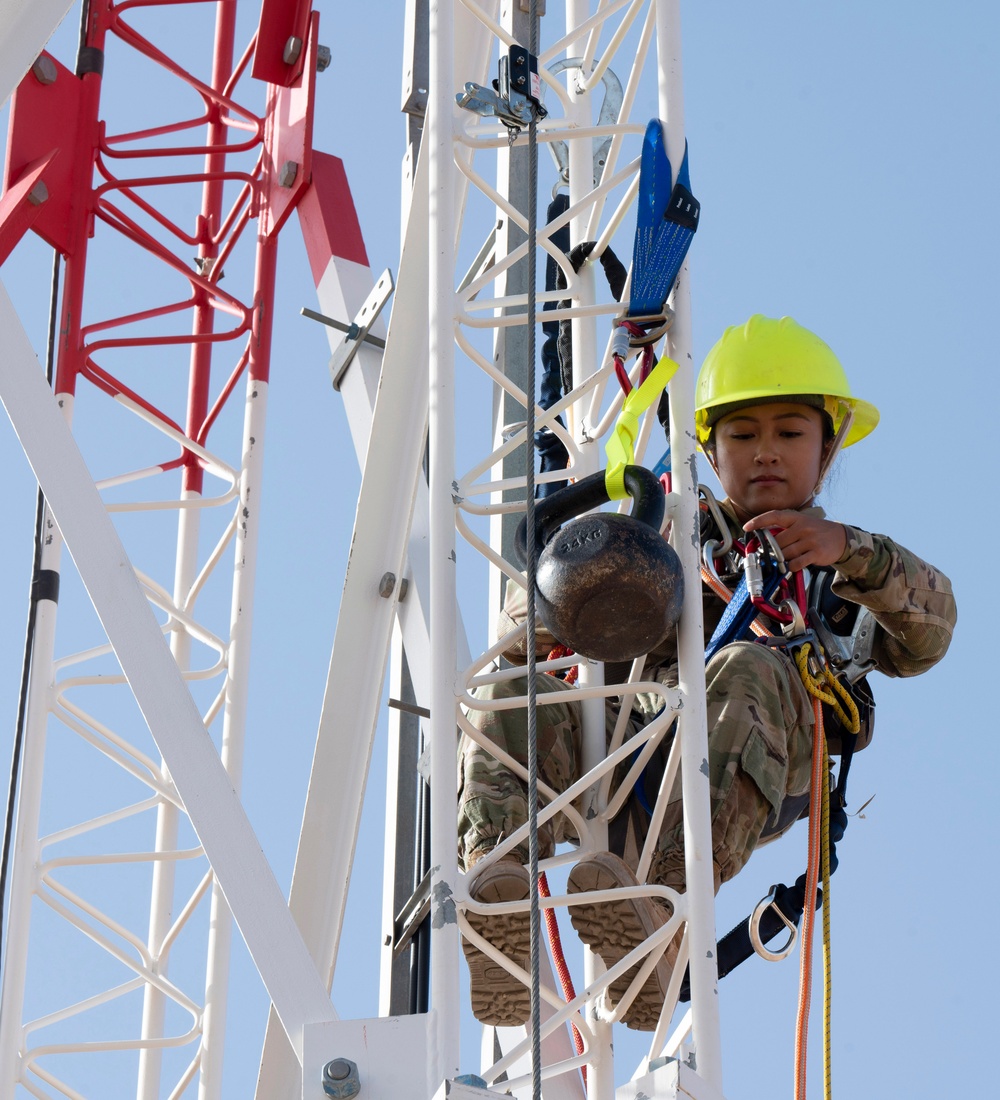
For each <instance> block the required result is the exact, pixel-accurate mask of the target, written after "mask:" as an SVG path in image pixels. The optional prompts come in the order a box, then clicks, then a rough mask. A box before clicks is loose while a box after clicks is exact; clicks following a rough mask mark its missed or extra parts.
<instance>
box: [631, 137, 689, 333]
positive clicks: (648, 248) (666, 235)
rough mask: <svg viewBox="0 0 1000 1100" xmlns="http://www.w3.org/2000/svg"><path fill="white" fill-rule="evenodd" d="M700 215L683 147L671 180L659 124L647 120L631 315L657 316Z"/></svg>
mask: <svg viewBox="0 0 1000 1100" xmlns="http://www.w3.org/2000/svg"><path fill="white" fill-rule="evenodd" d="M700 211H701V204H700V203H699V202H698V200H697V199H696V198H695V197H694V195H692V194H691V179H690V175H689V172H688V154H687V143H686V142H685V145H684V159H683V160H682V162H681V167H680V170H679V171H678V173H677V180H676V182H674V181H673V178H672V174H671V167H670V161H669V160H668V158H667V150H666V141H665V138H664V135H663V124H662V123H661V122H660V120H659V119H655V118H654V119H652V120H651V121H650V123H649V124H648V125H647V127H646V135H645V137H644V139H643V143H642V159H641V161H640V165H639V197H638V200H637V216H636V227H635V243H634V245H633V248H632V288H631V293H630V296H629V304H628V315H629V316H630V317H642V316H649V315H655V314H659V313H662V311H663V305H664V303H665V302H666V300H667V296H668V295H669V294H670V291H671V290H672V289H673V285H674V282H675V281H676V279H677V276H678V274H679V272H680V269H681V264H682V263H683V262H684V257H685V256H686V255H687V251H688V248H690V246H691V238H692V237H693V236H694V234H695V230H696V229H697V228H698V216H699V213H700Z"/></svg>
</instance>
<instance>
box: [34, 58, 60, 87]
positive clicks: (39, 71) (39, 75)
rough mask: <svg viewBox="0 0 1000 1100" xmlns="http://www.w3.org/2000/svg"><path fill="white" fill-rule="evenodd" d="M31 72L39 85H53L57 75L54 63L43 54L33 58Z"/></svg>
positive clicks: (57, 71)
mask: <svg viewBox="0 0 1000 1100" xmlns="http://www.w3.org/2000/svg"><path fill="white" fill-rule="evenodd" d="M31 72H32V74H33V75H34V77H35V79H36V80H37V81H38V83H39V84H55V82H56V77H58V75H59V70H58V69H57V68H56V63H55V62H54V61H53V60H52V58H51V57H49V56H48V55H47V54H44V53H43V54H40V55H39V56H38V57H36V58H35V63H34V65H32V66H31Z"/></svg>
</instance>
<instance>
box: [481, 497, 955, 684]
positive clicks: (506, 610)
mask: <svg viewBox="0 0 1000 1100" xmlns="http://www.w3.org/2000/svg"><path fill="white" fill-rule="evenodd" d="M721 507H722V510H723V512H724V513H725V516H726V519H727V521H728V522H729V525H730V528H731V530H732V532H733V533H734V534H737V535H740V536H742V534H743V532H742V528H741V527H740V525H739V524H738V522H737V520H736V518H735V513H734V512H733V511H732V508H731V507H730V506H729V503H728V501H723V502H722V505H721ZM802 511H804V512H807V513H809V514H811V515H816V516H818V517H820V518H825V513H824V511H823V509H822V508H819V507H814V508H804V509H802ZM842 526H843V528H844V530H845V532H846V533H847V550H846V551H845V553H844V555H843V557H842V558H841V559H840V560H839V561H837V562H836V563H835V564H834V566H833V568H834V570H835V576H834V581H833V591H834V592H835V593H836V594H837V595H838V596H841V597H842V598H844V599H846V600H850V601H851V602H852V603H857V604H861V605H862V606H863V607H867V608H868V609H869V610H870V611H871V612H872V614H873V615H874V617H875V621H876V623H877V624H878V630H877V634H876V638H875V644H874V649H873V653H872V656H873V658H874V660H875V667H876V668H877V669H878V670H879V671H880V672H883V673H885V674H886V675H887V676H916V675H917V674H918V673H921V672H925V671H926V670H927V669H929V668H931V667H932V666H933V665H935V664H936V663H937V662H938V661H940V660H941V658H942V657H943V656H944V655H945V653H946V652H947V649H948V646H949V644H950V642H951V635H952V631H953V629H954V626H955V622H956V619H957V612H956V608H955V599H954V596H953V594H952V590H951V582H950V581H949V580H948V578H947V577H946V576H945V575H944V574H943V573H941V572H940V571H939V570H937V569H935V568H934V566H932V565H929V564H928V563H927V562H925V561H923V560H921V559H920V558H918V557H917V556H916V554H913V553H912V552H911V551H909V550H907V549H906V548H905V547H903V546H900V545H899V544H898V543H897V542H894V541H893V540H892V539H890V538H889V537H888V536H886V535H874V534H869V533H868V532H867V531H863V530H861V529H860V528H857V527H852V526H850V525H849V524H846V523H845V524H842ZM718 533H719V532H718V531H717V530H716V527H715V523H714V522H713V521H712V520H711V519H710V518H709V516H708V514H707V513H705V516H704V518H703V521H702V536H701V537H702V542H703V543H704V542H705V541H706V540H707V539H709V538H713V537H717V535H718ZM721 579H722V580H723V581H724V582H725V583H726V584H727V586H728V587H730V588H735V586H736V583H737V582H738V580H739V574H738V573H728V574H727V573H725V572H723V573H722V574H721ZM701 587H702V599H703V610H704V622H705V638H706V640H707V639H708V638H710V637H711V636H712V634H713V632H714V630H715V628H716V626H717V625H718V623H719V620H720V619H721V618H722V614H723V612H724V611H725V607H726V605H725V603H724V602H723V600H722V599H721V598H720V597H719V596H717V595H715V593H714V592H712V591H711V590H710V589H708V588H707V586H704V585H702V586H701ZM525 612H526V596H525V591H524V589H523V588H522V587H521V586H520V585H518V584H515V583H514V582H512V581H508V584H507V591H506V596H505V600H504V607H503V609H502V611H501V613H500V619H499V622H498V624H497V625H498V636H499V637H502V636H503V635H504V634H506V633H508V632H509V631H511V630H513V629H514V628H515V627H517V626H518V625H519V624H520V623H523V621H524V616H525ZM555 643H556V639H554V638H553V636H552V635H551V634H550V633H549V632H548V631H547V630H545V629H544V627H542V626H541V624H539V626H538V629H537V632H536V653H537V656H538V659H540V660H544V658H545V657H546V656H547V655H548V653H549V651H550V650H551V648H552V646H553V645H555ZM504 656H505V657H507V658H508V659H509V660H511V661H513V662H515V663H521V662H523V661H524V659H525V651H524V642H523V640H521V641H520V643H516V644H513V645H512V646H510V647H509V648H508V649H507V650H505V651H504ZM676 658H677V644H676V638H675V635H674V633H673V632H671V633H670V635H668V637H667V638H666V639H665V640H664V641H663V642H662V643H661V644H660V645H659V646H657V647H656V649H655V650H654V651H653V652H652V653H650V655H649V657H648V659H647V662H646V675H652V674H654V673H655V671H656V669H658V668H661V667H663V666H667V665H670V664H672V663H674V662H675V661H676ZM627 677H628V666H608V668H607V682H608V683H614V682H621V681H624V680H625V679H627Z"/></svg>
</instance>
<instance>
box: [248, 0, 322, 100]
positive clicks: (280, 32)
mask: <svg viewBox="0 0 1000 1100" xmlns="http://www.w3.org/2000/svg"><path fill="white" fill-rule="evenodd" d="M309 8H310V3H309V0H263V3H262V4H261V7H260V22H259V24H258V28H257V51H256V53H255V54H254V60H253V75H254V77H256V79H257V80H263V81H265V82H266V83H268V84H277V85H280V86H283V87H286V88H288V87H291V85H292V84H294V83H295V82H296V81H297V80H298V79H299V77H300V76H301V75H302V71H303V60H304V54H305V44H306V32H307V29H308V26H309ZM296 41H298V43H299V44H300V45H299V50H300V52H299V53H298V55H297V56H296V57H295V58H294V60H292V61H291V62H289V61H286V60H285V56H286V49H288V50H291V51H294V48H295V45H294V44H295V42H296Z"/></svg>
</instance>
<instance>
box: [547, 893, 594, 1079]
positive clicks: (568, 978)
mask: <svg viewBox="0 0 1000 1100" xmlns="http://www.w3.org/2000/svg"><path fill="white" fill-rule="evenodd" d="M538 896H539V897H541V898H549V897H551V896H552V895H551V894H550V893H549V880H548V878H546V876H545V872H544V871H542V872H540V873H539V875H538ZM542 912H543V913H544V914H545V930H546V931H547V932H548V934H549V946H550V947H551V948H552V961H553V962H554V963H555V967H556V974H558V975H559V984H560V985H561V986H562V991H563V996H564V997H565V998H566V1000H567V1001H572V1000H574V999H575V998H576V988H575V987H574V985H573V976H572V974H570V972H569V967H568V966H567V965H566V956H565V955H564V954H563V946H562V936H560V934H559V924H558V922H557V921H556V914H555V910H554V909H551V908H549V907H548V906H546V907H545V908H544V909H542ZM570 1026H571V1027H572V1028H573V1046H574V1048H575V1049H576V1052H577V1054H583V1049H584V1047H583V1036H582V1035H581V1034H580V1029H579V1028H578V1027H577V1026H576V1024H571V1025H570ZM580 1072H581V1073H582V1074H583V1085H584V1088H586V1087H587V1067H586V1066H583V1067H581V1069H580Z"/></svg>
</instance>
